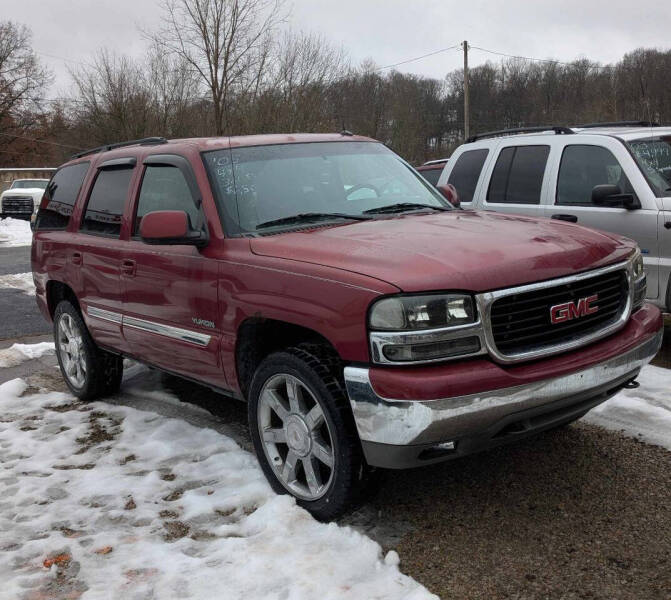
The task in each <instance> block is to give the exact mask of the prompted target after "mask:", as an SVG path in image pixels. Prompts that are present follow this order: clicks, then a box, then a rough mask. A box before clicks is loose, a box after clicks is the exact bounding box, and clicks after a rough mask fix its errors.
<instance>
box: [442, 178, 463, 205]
mask: <svg viewBox="0 0 671 600" xmlns="http://www.w3.org/2000/svg"><path fill="white" fill-rule="evenodd" d="M437 187H438V191H439V192H440V193H441V194H442V195H443V197H444V198H445V200H447V201H448V202H449V203H450V204H451V205H452V206H454V208H459V207H460V206H461V201H460V200H459V194H457V189H456V188H455V187H454V186H453V185H452V184H451V183H445V184H443V185H439V186H437Z"/></svg>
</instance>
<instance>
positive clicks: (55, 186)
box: [36, 162, 89, 229]
mask: <svg viewBox="0 0 671 600" xmlns="http://www.w3.org/2000/svg"><path fill="white" fill-rule="evenodd" d="M88 169H89V163H87V162H83V163H78V164H76V165H70V166H69V167H63V168H62V169H59V170H58V171H57V172H56V173H55V174H54V176H53V178H52V179H51V181H50V182H49V185H47V188H46V190H45V192H44V196H42V202H41V203H40V210H39V213H38V216H37V223H36V228H37V229H65V228H66V227H67V226H68V222H69V221H70V215H71V214H72V208H73V207H74V205H75V201H76V200H77V195H78V194H79V190H80V189H81V187H82V183H83V182H84V177H85V176H86V172H87V171H88Z"/></svg>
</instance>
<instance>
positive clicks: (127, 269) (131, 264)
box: [121, 259, 135, 277]
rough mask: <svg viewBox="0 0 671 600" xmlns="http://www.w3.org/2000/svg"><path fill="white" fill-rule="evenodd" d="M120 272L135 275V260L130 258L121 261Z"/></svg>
mask: <svg viewBox="0 0 671 600" xmlns="http://www.w3.org/2000/svg"><path fill="white" fill-rule="evenodd" d="M121 272H122V273H123V274H124V275H128V276H129V277H133V276H134V275H135V261H134V260H130V259H125V260H123V261H122V263H121Z"/></svg>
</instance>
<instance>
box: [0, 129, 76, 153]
mask: <svg viewBox="0 0 671 600" xmlns="http://www.w3.org/2000/svg"><path fill="white" fill-rule="evenodd" d="M0 135H2V136H4V137H10V138H13V139H21V140H28V141H29V142H38V143H39V144H50V145H52V146H60V147H61V148H70V149H72V150H83V149H84V148H80V147H79V146H70V145H69V144H59V143H58V142H48V141H46V140H38V139H37V138H31V137H26V136H25V135H14V134H12V133H0Z"/></svg>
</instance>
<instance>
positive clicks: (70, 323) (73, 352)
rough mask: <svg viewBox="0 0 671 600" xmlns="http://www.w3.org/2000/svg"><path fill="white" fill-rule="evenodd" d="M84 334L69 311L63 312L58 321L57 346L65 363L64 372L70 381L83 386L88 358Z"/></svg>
mask: <svg viewBox="0 0 671 600" xmlns="http://www.w3.org/2000/svg"><path fill="white" fill-rule="evenodd" d="M83 344H84V342H83V340H82V335H81V333H80V331H79V329H78V327H77V325H76V324H75V322H74V319H73V318H72V317H71V316H70V315H69V314H67V313H63V314H62V315H61V318H60V319H59V321H58V337H57V340H56V346H57V347H58V354H59V356H60V358H61V363H62V365H63V372H64V373H65V376H66V377H67V378H68V380H69V381H70V383H71V384H72V385H73V386H74V387H76V388H81V387H83V386H84V383H85V382H86V359H85V357H84V347H83Z"/></svg>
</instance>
